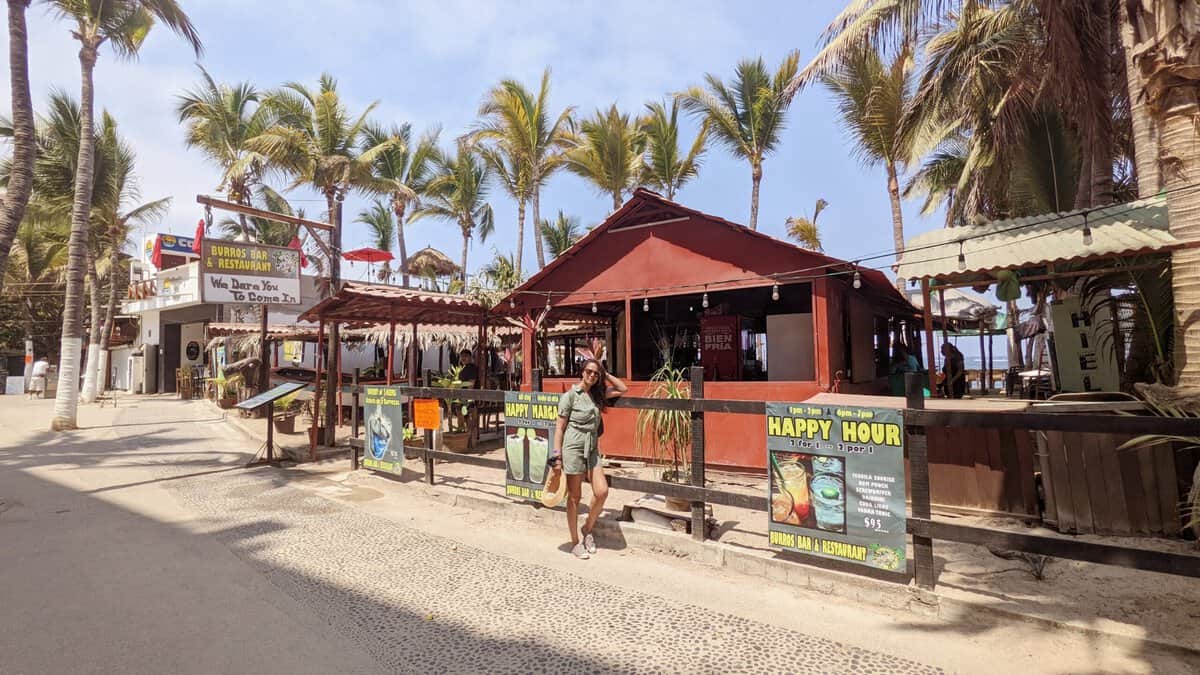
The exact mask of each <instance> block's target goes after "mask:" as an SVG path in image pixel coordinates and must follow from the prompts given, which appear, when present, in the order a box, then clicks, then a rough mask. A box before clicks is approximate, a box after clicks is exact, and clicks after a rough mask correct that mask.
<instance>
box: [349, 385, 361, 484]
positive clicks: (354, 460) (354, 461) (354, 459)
mask: <svg viewBox="0 0 1200 675" xmlns="http://www.w3.org/2000/svg"><path fill="white" fill-rule="evenodd" d="M350 386H351V387H352V389H351V392H350V435H351V436H352V437H354V438H358V401H359V398H358V368H355V369H354V375H353V376H352V377H351V380H350ZM350 470H351V471H357V470H358V448H356V447H354V445H353V444H351V445H350Z"/></svg>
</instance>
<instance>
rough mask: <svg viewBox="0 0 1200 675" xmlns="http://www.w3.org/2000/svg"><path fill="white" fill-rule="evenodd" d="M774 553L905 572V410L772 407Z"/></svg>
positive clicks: (816, 405)
mask: <svg viewBox="0 0 1200 675" xmlns="http://www.w3.org/2000/svg"><path fill="white" fill-rule="evenodd" d="M767 461H768V466H769V469H768V473H769V474H770V481H769V484H770V488H769V489H770V492H769V496H770V506H771V512H770V516H769V519H768V530H769V532H770V541H771V546H773V547H775V548H780V549H784V550H788V551H797V552H799V553H806V554H811V555H817V556H822V557H825V558H835V559H838V560H845V561H849V562H853V563H858V564H861V565H867V566H870V567H874V568H877V569H882V570H887V571H889V572H900V573H904V572H906V571H907V567H906V565H905V548H906V545H907V542H908V536H907V533H906V529H905V528H906V523H905V505H904V501H905V482H904V419H903V416H902V415H901V412H900V411H899V410H892V409H887V408H864V407H859V406H830V405H821V404H819V403H768V404H767Z"/></svg>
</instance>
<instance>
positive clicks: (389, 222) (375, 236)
mask: <svg viewBox="0 0 1200 675" xmlns="http://www.w3.org/2000/svg"><path fill="white" fill-rule="evenodd" d="M354 222H356V223H362V224H364V225H366V226H367V229H368V230H369V231H370V232H371V245H372V246H374V247H375V248H377V249H379V250H381V251H389V252H390V251H391V250H392V240H393V239H395V238H396V230H397V229H399V228H398V226H397V223H396V220H395V217H394V216H393V212H392V209H391V208H389V206H388V205H387V204H385V203H383V202H382V201H380V200H378V199H376V200H375V201H374V202H372V203H371V207H370V208H366V209H363V210H362V211H359V212H358V217H357V218H355V219H354ZM401 241H404V240H403V238H401ZM405 262H406V261H405ZM377 274H378V275H379V280H380V281H384V282H386V281H390V280H391V278H392V266H391V264H390V263H389V261H387V260H385V261H383V265H381V266H380V268H379V272H377ZM404 276H405V278H407V277H408V275H407V274H405V275H404Z"/></svg>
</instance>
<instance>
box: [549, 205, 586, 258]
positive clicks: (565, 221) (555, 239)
mask: <svg viewBox="0 0 1200 675" xmlns="http://www.w3.org/2000/svg"><path fill="white" fill-rule="evenodd" d="M538 227H539V228H540V229H541V231H542V241H543V242H545V244H546V253H547V255H548V256H549V257H550V258H551V259H554V258H557V257H558V256H560V255H562V254H563V253H564V252H565V251H566V250H567V249H569V248H571V247H572V246H574V245H575V242H577V241H579V240H580V239H582V238H583V234H584V232H583V228H582V227H581V226H580V225H579V218H576V217H575V216H568V215H567V214H565V213H563V210H562V209H559V210H558V217H557V218H555V219H554V220H553V222H552V221H549V220H543V221H542V222H541V223H539V225H538Z"/></svg>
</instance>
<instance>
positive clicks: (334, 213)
mask: <svg viewBox="0 0 1200 675" xmlns="http://www.w3.org/2000/svg"><path fill="white" fill-rule="evenodd" d="M343 199H344V195H343V194H342V193H340V192H337V191H336V189H335V191H333V192H330V193H328V194H327V195H326V198H325V201H326V203H327V204H328V206H329V219H330V221H331V223H332V225H333V230H332V231H331V232H330V233H329V240H330V241H329V248H330V252H331V253H332V256H331V257H332V260H330V261H329V293H330V294H331V295H333V294H336V293H337V292H338V291H339V290H340V289H341V287H342V200H343ZM340 337H341V336H340V335H339V331H338V325H337V322H334V323H332V324H330V326H329V343H328V349H329V351H328V352H327V354H328V355H329V356H328V358H327V359H326V360H325V363H326V364H328V365H329V366H330V368H327V369H326V376H327V377H328V378H329V379H328V380H327V383H328V384H327V386H326V387H325V445H327V446H329V447H333V445H334V442H335V440H336V438H337V427H336V422H337V395H338V391H337V375H338V373H339V372H340V368H341V364H342V360H341V358H339V357H340V356H341V353H342V342H341V339H340ZM264 358H266V357H265V355H264Z"/></svg>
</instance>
